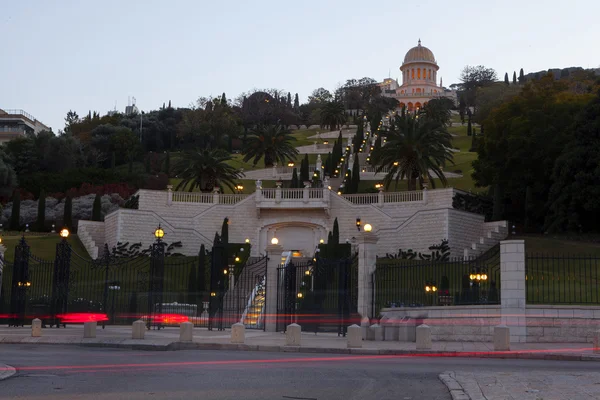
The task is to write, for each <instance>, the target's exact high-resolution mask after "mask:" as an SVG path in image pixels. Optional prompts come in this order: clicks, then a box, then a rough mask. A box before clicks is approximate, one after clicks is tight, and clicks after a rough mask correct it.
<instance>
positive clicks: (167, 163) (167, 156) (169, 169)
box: [165, 151, 171, 176]
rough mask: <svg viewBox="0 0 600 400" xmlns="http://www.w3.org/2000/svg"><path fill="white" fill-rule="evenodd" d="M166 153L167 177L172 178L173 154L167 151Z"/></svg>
mask: <svg viewBox="0 0 600 400" xmlns="http://www.w3.org/2000/svg"><path fill="white" fill-rule="evenodd" d="M166 153H167V154H166V155H165V174H167V176H171V175H170V172H171V155H170V154H171V153H170V152H169V151H167V152H166Z"/></svg>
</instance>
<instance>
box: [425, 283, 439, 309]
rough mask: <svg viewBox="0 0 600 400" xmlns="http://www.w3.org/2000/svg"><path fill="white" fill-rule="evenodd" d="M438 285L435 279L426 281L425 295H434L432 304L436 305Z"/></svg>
mask: <svg viewBox="0 0 600 400" xmlns="http://www.w3.org/2000/svg"><path fill="white" fill-rule="evenodd" d="M437 291H438V287H437V285H436V284H435V281H427V282H425V295H432V298H431V305H432V306H433V305H435V296H436V294H437Z"/></svg>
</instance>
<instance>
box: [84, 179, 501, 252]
mask: <svg viewBox="0 0 600 400" xmlns="http://www.w3.org/2000/svg"><path fill="white" fill-rule="evenodd" d="M260 186H261V185H260V181H258V182H257V189H256V191H255V192H254V193H253V194H250V195H244V194H226V195H223V194H219V193H208V194H207V193H188V192H172V191H151V190H140V191H139V192H138V194H139V196H140V197H139V209H137V210H133V209H119V210H116V211H114V212H112V213H110V214H108V215H107V216H106V217H105V221H104V222H92V221H79V227H78V228H79V237H80V238H81V240H82V242H83V244H84V246H85V247H86V249H87V250H88V252H89V253H90V254H91V255H92V257H97V256H98V252H99V250H101V249H102V247H103V245H104V243H107V244H108V245H109V247H112V246H114V245H116V244H117V243H118V242H121V243H125V242H130V243H135V242H142V243H143V244H144V245H150V244H151V243H152V241H153V239H154V238H153V232H154V230H155V228H156V226H158V225H159V224H160V225H161V226H162V227H163V229H164V230H165V232H166V236H165V240H166V241H167V242H175V241H181V242H182V244H183V247H182V248H181V249H178V251H180V252H181V253H183V254H186V255H196V254H197V253H198V250H199V248H200V245H201V244H204V245H205V246H207V247H210V246H211V245H212V241H213V238H214V235H215V232H218V231H220V229H221V224H222V223H223V219H224V218H225V217H228V218H229V241H230V242H239V243H241V242H244V241H245V240H246V239H248V240H249V241H250V243H251V244H252V253H253V254H252V255H259V254H264V253H265V249H266V247H267V245H268V244H269V243H270V242H271V239H272V238H273V237H277V238H278V239H279V245H281V247H282V248H283V249H284V250H286V251H290V250H294V251H299V252H301V253H303V255H305V256H309V257H312V255H313V254H314V250H315V248H316V247H317V245H318V244H319V242H320V240H325V241H326V240H327V235H328V232H329V231H330V230H331V229H332V227H333V223H334V220H335V218H337V219H338V224H339V229H340V241H342V242H343V241H346V240H347V241H349V242H353V241H354V240H355V239H356V238H358V237H359V236H360V232H359V231H358V229H357V226H356V221H357V218H360V220H361V224H362V225H363V226H364V225H365V224H367V223H368V224H371V225H372V227H373V233H375V234H377V236H378V237H379V241H378V243H377V254H378V255H381V256H383V255H385V254H386V253H397V252H398V250H399V249H402V250H408V249H413V250H414V251H427V250H428V248H429V247H430V246H432V245H437V244H440V242H441V241H442V240H443V239H448V241H449V246H450V248H451V252H452V256H463V255H477V254H479V253H481V252H482V251H485V250H487V249H488V248H490V247H491V246H493V245H494V244H496V243H498V241H500V240H501V239H503V238H504V237H505V236H506V234H507V229H506V223H505V221H500V222H487V223H486V222H484V217H483V215H479V214H473V213H469V212H465V211H460V210H456V209H454V208H453V207H452V198H453V195H454V194H455V192H456V190H455V189H438V190H423V191H414V192H393V193H387V192H379V193H373V194H352V195H343V196H339V195H337V194H336V193H335V192H334V191H331V190H329V189H327V188H326V187H325V188H324V189H315V188H308V187H306V188H304V189H282V188H277V189H262V188H261V187H260Z"/></svg>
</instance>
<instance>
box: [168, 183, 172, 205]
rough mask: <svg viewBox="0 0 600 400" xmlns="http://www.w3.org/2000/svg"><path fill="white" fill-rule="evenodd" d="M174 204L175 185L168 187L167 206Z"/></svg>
mask: <svg viewBox="0 0 600 400" xmlns="http://www.w3.org/2000/svg"><path fill="white" fill-rule="evenodd" d="M171 204H173V185H167V205H168V206H170V205H171Z"/></svg>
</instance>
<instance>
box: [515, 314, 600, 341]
mask: <svg viewBox="0 0 600 400" xmlns="http://www.w3.org/2000/svg"><path fill="white" fill-rule="evenodd" d="M526 321H527V327H526V330H527V333H526V334H527V342H534V343H548V342H560V343H564V342H570V343H592V342H593V340H594V339H593V336H594V333H595V332H596V331H598V330H599V329H600V307H598V306H551V305H529V306H527V311H526Z"/></svg>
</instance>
